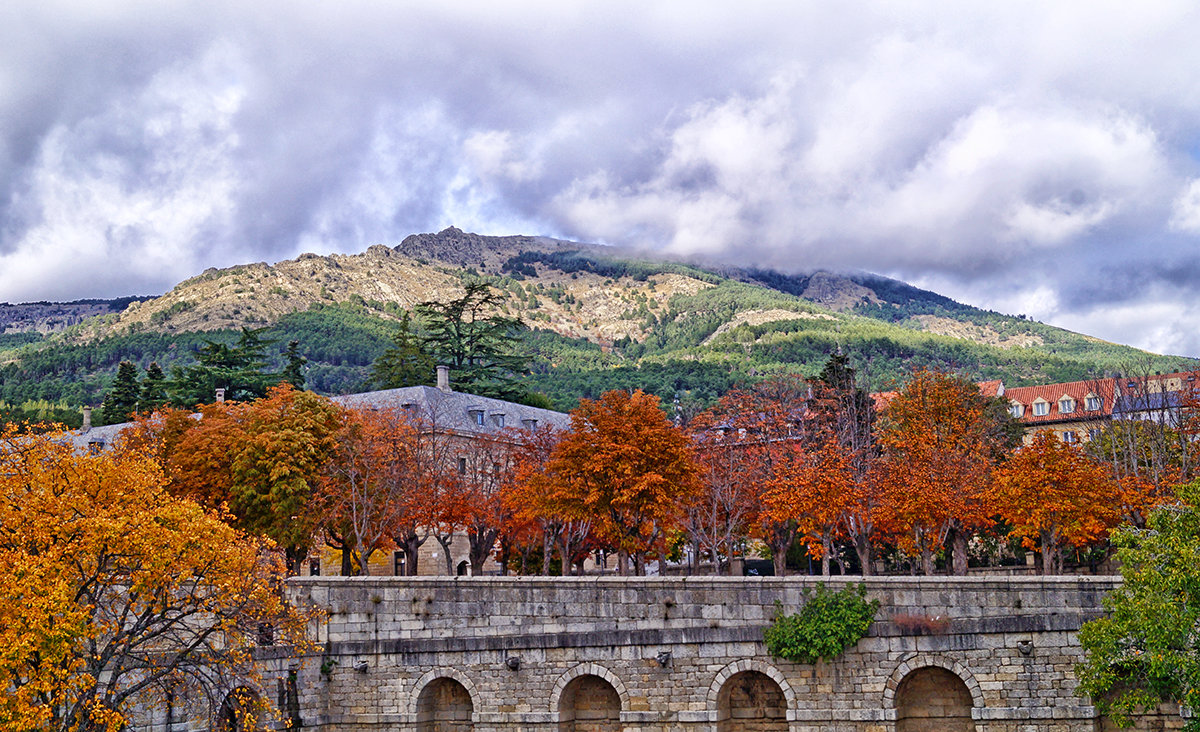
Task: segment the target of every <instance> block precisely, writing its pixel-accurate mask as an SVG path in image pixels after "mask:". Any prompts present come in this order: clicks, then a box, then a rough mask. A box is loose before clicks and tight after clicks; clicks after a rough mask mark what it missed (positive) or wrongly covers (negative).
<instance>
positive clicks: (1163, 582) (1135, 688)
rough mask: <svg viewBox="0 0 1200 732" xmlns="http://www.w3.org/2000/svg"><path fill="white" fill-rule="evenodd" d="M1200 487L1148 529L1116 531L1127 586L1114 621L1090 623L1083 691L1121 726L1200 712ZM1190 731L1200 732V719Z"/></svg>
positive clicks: (1115, 601)
mask: <svg viewBox="0 0 1200 732" xmlns="http://www.w3.org/2000/svg"><path fill="white" fill-rule="evenodd" d="M1197 506H1200V482H1192V483H1189V484H1186V485H1183V486H1180V487H1179V500H1178V501H1177V502H1173V503H1171V504H1167V505H1164V506H1161V507H1159V508H1158V509H1156V510H1154V511H1153V512H1152V513H1151V514H1150V516H1149V519H1148V521H1147V526H1146V527H1145V528H1136V527H1132V526H1125V527H1122V528H1120V529H1117V530H1116V531H1114V532H1113V535H1112V541H1113V543H1114V544H1115V545H1116V546H1117V547H1118V551H1117V558H1118V560H1119V561H1120V563H1121V576H1122V577H1123V578H1124V582H1123V583H1122V584H1121V586H1120V587H1118V588H1117V589H1115V590H1113V591H1112V592H1111V593H1110V594H1109V596H1108V597H1106V598H1105V599H1104V606H1105V609H1107V610H1108V613H1109V614H1108V615H1107V616H1105V617H1103V618H1100V619H1097V620H1093V621H1091V622H1089V623H1087V624H1085V625H1084V626H1083V628H1082V630H1080V632H1079V640H1080V643H1082V645H1083V648H1084V651H1085V652H1086V653H1087V660H1086V661H1085V663H1083V664H1082V665H1080V667H1079V669H1078V672H1079V678H1080V689H1081V690H1082V691H1083V692H1084V693H1086V694H1090V695H1091V696H1092V698H1093V699H1094V700H1095V702H1096V704H1097V706H1098V707H1099V708H1100V709H1101V710H1102V711H1103V712H1104V713H1105V714H1108V715H1110V716H1111V717H1112V719H1113V720H1114V721H1115V722H1117V723H1118V724H1119V725H1121V726H1128V725H1129V724H1130V723H1131V722H1132V721H1133V717H1134V716H1136V715H1137V714H1138V713H1139V712H1143V711H1152V710H1153V709H1154V708H1155V707H1157V706H1158V705H1159V704H1160V703H1163V702H1167V703H1174V704H1179V705H1184V706H1187V707H1189V708H1191V709H1193V710H1195V709H1200V655H1198V654H1197V640H1196V629H1197V628H1198V627H1200V511H1197ZM1183 728H1184V730H1187V732H1197V730H1200V717H1196V716H1190V717H1188V718H1187V719H1186V722H1185V724H1184V727H1183Z"/></svg>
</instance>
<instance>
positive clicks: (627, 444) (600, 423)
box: [545, 390, 697, 574]
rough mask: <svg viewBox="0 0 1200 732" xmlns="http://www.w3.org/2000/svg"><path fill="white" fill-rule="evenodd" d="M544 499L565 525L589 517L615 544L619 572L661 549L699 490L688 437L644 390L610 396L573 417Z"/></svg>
mask: <svg viewBox="0 0 1200 732" xmlns="http://www.w3.org/2000/svg"><path fill="white" fill-rule="evenodd" d="M545 474H546V478H547V480H546V484H547V488H548V491H549V500H550V503H551V505H552V506H553V507H554V508H555V509H556V511H557V512H558V513H559V514H560V515H561V516H562V517H564V518H566V519H569V520H576V521H578V520H589V519H590V520H591V521H592V522H593V527H594V529H595V531H596V532H597V533H598V534H599V536H600V537H601V538H602V539H603V540H605V541H608V542H609V543H611V544H612V545H613V546H615V547H616V549H617V552H618V556H619V561H618V569H619V571H620V572H622V573H624V572H626V571H627V568H626V561H625V560H626V558H627V557H632V558H633V560H634V570H635V572H636V573H638V574H642V573H644V571H645V558H646V555H647V554H648V553H650V552H652V551H655V550H657V551H659V553H660V556H661V552H662V549H663V545H664V540H665V538H666V535H667V532H668V531H669V530H671V529H672V528H674V527H676V526H677V525H678V523H679V519H680V513H681V503H682V501H683V500H684V499H686V497H687V496H689V495H690V494H691V493H692V492H693V491H694V490H695V489H696V487H697V479H696V466H695V464H694V463H693V462H692V458H691V454H690V448H689V444H688V439H687V437H686V436H685V435H684V434H683V432H682V431H680V430H679V429H678V428H677V427H675V426H674V425H673V424H671V422H670V421H669V420H668V419H667V416H666V415H665V414H663V411H662V410H661V409H660V408H659V403H658V397H656V396H653V395H650V394H645V393H643V392H642V391H641V390H638V391H635V392H633V393H632V394H630V393H628V392H624V391H609V392H606V393H604V394H603V395H601V397H600V398H599V399H597V400H595V401H592V400H590V399H585V400H583V401H582V402H580V404H579V407H578V408H577V409H575V411H573V412H572V413H571V430H570V432H569V433H567V435H566V436H565V437H564V438H563V439H562V441H561V442H559V443H558V445H557V446H556V447H555V448H554V452H553V453H552V455H551V457H550V461H549V463H548V464H547V466H546V472H545Z"/></svg>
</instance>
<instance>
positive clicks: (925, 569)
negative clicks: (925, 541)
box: [921, 546, 933, 577]
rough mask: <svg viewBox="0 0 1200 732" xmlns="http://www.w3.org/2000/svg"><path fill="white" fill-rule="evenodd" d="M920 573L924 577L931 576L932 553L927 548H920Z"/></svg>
mask: <svg viewBox="0 0 1200 732" xmlns="http://www.w3.org/2000/svg"><path fill="white" fill-rule="evenodd" d="M921 572H922V573H924V575H925V576H926V577H932V576H933V551H932V550H931V549H930V548H929V547H927V546H922V547H921Z"/></svg>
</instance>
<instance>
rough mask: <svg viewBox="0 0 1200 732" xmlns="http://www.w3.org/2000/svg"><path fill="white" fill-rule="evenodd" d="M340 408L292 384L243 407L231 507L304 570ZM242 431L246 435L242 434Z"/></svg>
mask: <svg viewBox="0 0 1200 732" xmlns="http://www.w3.org/2000/svg"><path fill="white" fill-rule="evenodd" d="M339 425H340V422H339V414H338V408H337V407H336V406H335V405H334V404H333V403H332V402H330V401H329V400H328V399H325V398H324V397H320V396H317V395H316V394H314V393H312V392H308V391H296V390H295V389H292V388H291V387H290V386H288V385H281V386H277V387H275V388H273V389H271V390H270V392H269V393H268V395H267V397H266V398H264V399H259V400H258V401H256V402H253V403H251V404H249V405H247V406H246V407H244V408H243V410H242V412H241V415H240V425H239V426H240V430H236V431H231V433H230V436H234V435H238V437H239V440H238V442H237V443H233V444H230V445H229V448H230V451H231V452H232V453H233V454H234V458H233V461H232V465H231V478H232V485H231V487H230V497H231V500H230V508H231V509H232V511H233V513H234V515H235V516H237V519H238V525H239V526H241V527H242V528H244V529H246V530H247V531H251V532H254V533H256V534H259V535H261V536H266V537H269V538H270V539H272V540H273V541H275V542H276V543H277V544H279V546H280V547H281V548H283V549H284V551H285V552H286V554H287V559H288V568H289V569H290V570H291V571H292V572H294V573H295V572H299V568H300V564H301V563H302V562H303V561H304V558H305V556H306V555H307V553H308V547H309V545H310V543H311V540H312V537H313V533H314V531H315V528H316V523H317V520H318V517H317V516H316V515H315V511H314V510H313V506H312V502H311V499H312V495H313V492H314V490H315V489H316V487H317V484H318V482H319V481H320V478H321V475H322V474H323V473H324V471H325V465H326V462H327V460H328V459H329V457H330V455H331V453H332V452H333V450H334V447H335V440H334V434H335V433H336V431H337V429H338V427H339ZM239 433H240V434H239Z"/></svg>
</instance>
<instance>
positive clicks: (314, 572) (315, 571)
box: [308, 557, 321, 577]
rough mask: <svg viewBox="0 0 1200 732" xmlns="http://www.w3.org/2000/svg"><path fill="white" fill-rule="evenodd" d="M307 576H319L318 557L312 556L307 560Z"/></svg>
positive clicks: (319, 560) (319, 559)
mask: <svg viewBox="0 0 1200 732" xmlns="http://www.w3.org/2000/svg"><path fill="white" fill-rule="evenodd" d="M308 576H309V577H320V576H321V558H320V557H313V558H312V559H310V560H308Z"/></svg>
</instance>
